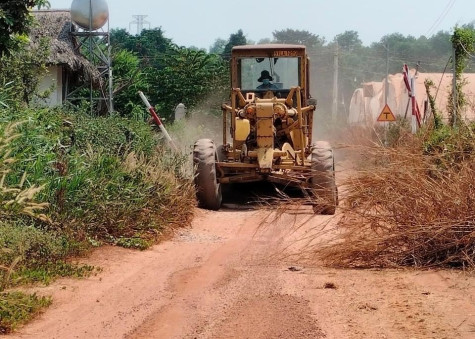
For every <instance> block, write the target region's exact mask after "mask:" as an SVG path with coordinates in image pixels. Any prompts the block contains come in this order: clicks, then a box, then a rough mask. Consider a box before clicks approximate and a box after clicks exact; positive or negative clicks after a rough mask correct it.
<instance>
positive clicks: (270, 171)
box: [193, 44, 338, 214]
mask: <svg viewBox="0 0 475 339" xmlns="http://www.w3.org/2000/svg"><path fill="white" fill-rule="evenodd" d="M230 63H231V87H232V90H231V102H230V103H228V104H223V105H222V110H223V141H222V145H219V146H217V145H216V144H215V142H214V141H213V140H211V139H200V140H198V141H197V142H196V143H195V145H194V149H193V162H194V165H195V179H194V180H195V185H196V189H197V190H196V191H197V193H196V194H197V199H198V203H199V205H200V206H201V207H203V208H206V209H211V210H217V209H219V208H220V206H221V202H222V186H223V185H227V184H231V183H243V182H258V181H269V182H273V183H276V184H281V185H284V187H287V186H293V187H298V188H301V189H302V192H304V194H305V196H306V197H307V198H308V199H307V201H309V202H310V203H311V204H312V205H313V207H314V212H315V213H321V214H334V213H335V209H336V206H337V204H338V190H337V186H336V184H335V163H334V158H333V150H332V148H331V146H330V144H329V143H328V142H326V141H317V142H313V141H312V123H313V114H314V112H315V108H316V101H315V100H314V99H312V98H311V97H310V94H309V86H310V83H309V60H308V57H307V54H306V49H305V46H301V45H287V44H282V45H281V44H268V45H249V46H247V45H245V46H236V47H234V48H233V49H232V53H231V60H230ZM228 130H229V133H230V138H229V137H228ZM228 138H229V139H232V140H229V141H232V142H229V141H228Z"/></svg>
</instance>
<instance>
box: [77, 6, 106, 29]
mask: <svg viewBox="0 0 475 339" xmlns="http://www.w3.org/2000/svg"><path fill="white" fill-rule="evenodd" d="M91 13H92V21H90V19H91ZM71 19H72V20H73V21H74V22H75V23H76V24H78V25H79V26H80V27H82V28H84V29H87V30H89V29H90V30H93V31H94V30H96V29H99V28H101V27H102V26H104V24H105V23H106V22H107V20H108V19H109V7H108V6H107V2H106V1H105V0H74V1H73V3H72V4H71ZM89 26H91V27H89Z"/></svg>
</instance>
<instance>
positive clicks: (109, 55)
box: [107, 20, 114, 114]
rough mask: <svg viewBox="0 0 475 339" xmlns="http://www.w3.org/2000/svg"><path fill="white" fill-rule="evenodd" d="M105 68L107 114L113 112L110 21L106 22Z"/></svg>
mask: <svg viewBox="0 0 475 339" xmlns="http://www.w3.org/2000/svg"><path fill="white" fill-rule="evenodd" d="M107 53H108V55H107V66H108V67H109V114H111V113H112V112H113V111H114V88H113V86H114V79H113V75H112V57H111V54H112V46H111V35H110V21H109V20H107Z"/></svg>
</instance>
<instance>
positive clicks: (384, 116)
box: [378, 104, 396, 122]
mask: <svg viewBox="0 0 475 339" xmlns="http://www.w3.org/2000/svg"><path fill="white" fill-rule="evenodd" d="M378 121H382V122H386V121H396V117H395V116H394V114H393V112H391V109H390V108H389V106H388V105H387V104H386V106H384V108H383V110H382V112H381V114H380V115H379V117H378Z"/></svg>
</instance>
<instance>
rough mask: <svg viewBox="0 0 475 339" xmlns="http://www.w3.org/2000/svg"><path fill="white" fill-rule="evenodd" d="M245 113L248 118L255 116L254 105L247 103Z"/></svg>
mask: <svg viewBox="0 0 475 339" xmlns="http://www.w3.org/2000/svg"><path fill="white" fill-rule="evenodd" d="M245 111H246V114H247V117H248V118H253V117H255V116H256V105H247V107H246V110H245Z"/></svg>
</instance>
